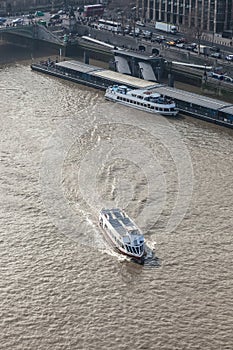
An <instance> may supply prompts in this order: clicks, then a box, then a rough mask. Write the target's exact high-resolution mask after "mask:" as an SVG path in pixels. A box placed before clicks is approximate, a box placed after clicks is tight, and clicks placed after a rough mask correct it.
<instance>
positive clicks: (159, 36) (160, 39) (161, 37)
mask: <svg viewBox="0 0 233 350" xmlns="http://www.w3.org/2000/svg"><path fill="white" fill-rule="evenodd" d="M165 40H166V38H165V36H163V35H157V36H156V37H155V38H154V37H153V36H152V39H151V41H152V42H155V41H156V42H157V43H159V44H161V43H162V42H164V41H165Z"/></svg>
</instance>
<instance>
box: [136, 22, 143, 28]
mask: <svg viewBox="0 0 233 350" xmlns="http://www.w3.org/2000/svg"><path fill="white" fill-rule="evenodd" d="M136 24H137V26H139V27H145V23H143V22H141V21H137V22H136Z"/></svg>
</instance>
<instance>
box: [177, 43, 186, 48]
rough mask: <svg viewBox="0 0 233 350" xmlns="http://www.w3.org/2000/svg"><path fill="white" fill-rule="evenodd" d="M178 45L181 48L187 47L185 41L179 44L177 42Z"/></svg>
mask: <svg viewBox="0 0 233 350" xmlns="http://www.w3.org/2000/svg"><path fill="white" fill-rule="evenodd" d="M176 47H179V48H180V49H185V44H184V43H178V44H176Z"/></svg>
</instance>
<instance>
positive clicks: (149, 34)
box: [142, 30, 152, 39]
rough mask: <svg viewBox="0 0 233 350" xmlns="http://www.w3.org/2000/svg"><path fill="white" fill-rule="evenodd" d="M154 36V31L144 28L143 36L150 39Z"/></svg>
mask: <svg viewBox="0 0 233 350" xmlns="http://www.w3.org/2000/svg"><path fill="white" fill-rule="evenodd" d="M151 36H152V33H151V32H150V31H149V30H143V32H142V37H143V38H145V39H150V38H151Z"/></svg>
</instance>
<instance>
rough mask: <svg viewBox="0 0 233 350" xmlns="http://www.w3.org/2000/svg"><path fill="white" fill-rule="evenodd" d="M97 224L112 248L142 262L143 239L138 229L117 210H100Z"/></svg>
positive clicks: (143, 251)
mask: <svg viewBox="0 0 233 350" xmlns="http://www.w3.org/2000/svg"><path fill="white" fill-rule="evenodd" d="M99 224H100V226H101V227H102V228H103V230H104V232H105V234H106V236H107V238H108V239H109V240H110V241H111V243H112V245H113V246H114V248H116V249H117V250H118V251H119V252H120V253H122V254H124V255H127V256H129V257H131V258H134V259H137V260H138V261H139V262H140V263H143V262H144V255H145V247H144V237H143V234H142V232H141V231H140V229H139V228H138V227H137V226H136V225H135V223H134V222H133V221H132V220H131V219H130V218H129V217H128V216H127V215H126V213H125V212H124V211H122V210H120V209H118V208H114V209H102V210H101V211H100V215H99Z"/></svg>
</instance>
